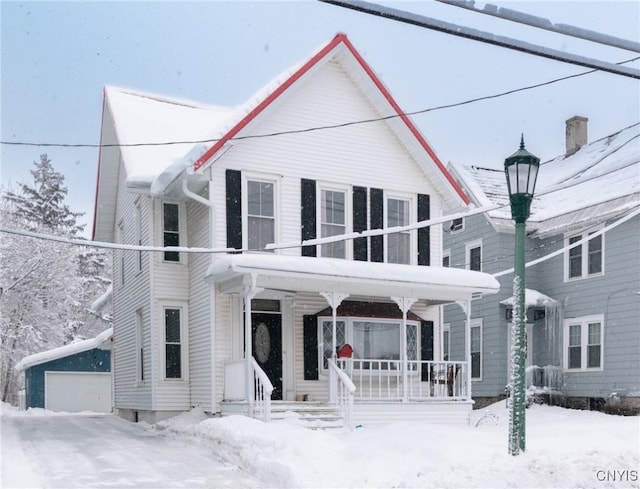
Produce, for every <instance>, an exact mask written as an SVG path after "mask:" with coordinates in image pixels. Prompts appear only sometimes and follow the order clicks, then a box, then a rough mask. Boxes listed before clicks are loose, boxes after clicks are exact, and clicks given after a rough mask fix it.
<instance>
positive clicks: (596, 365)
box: [563, 315, 604, 370]
mask: <svg viewBox="0 0 640 489" xmlns="http://www.w3.org/2000/svg"><path fill="white" fill-rule="evenodd" d="M563 325H564V344H565V348H564V368H565V369H566V370H602V367H603V364H602V339H603V337H604V316H601V315H600V316H587V317H582V318H573V319H565V320H564V322H563Z"/></svg>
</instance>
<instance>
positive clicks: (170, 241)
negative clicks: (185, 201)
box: [162, 202, 180, 261]
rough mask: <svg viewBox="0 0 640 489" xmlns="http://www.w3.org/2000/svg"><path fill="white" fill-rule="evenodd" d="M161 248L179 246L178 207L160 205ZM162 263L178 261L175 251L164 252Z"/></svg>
mask: <svg viewBox="0 0 640 489" xmlns="http://www.w3.org/2000/svg"><path fill="white" fill-rule="evenodd" d="M162 229H163V246H165V247H166V246H180V206H179V205H178V204H169V203H166V202H165V203H164V204H162ZM164 261H180V253H179V252H177V251H165V252H164Z"/></svg>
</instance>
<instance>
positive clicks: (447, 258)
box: [442, 250, 451, 268]
mask: <svg viewBox="0 0 640 489" xmlns="http://www.w3.org/2000/svg"><path fill="white" fill-rule="evenodd" d="M442 266H443V267H447V268H449V267H450V266H451V250H444V252H443V253H442Z"/></svg>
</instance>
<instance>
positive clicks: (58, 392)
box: [44, 372, 111, 413]
mask: <svg viewBox="0 0 640 489" xmlns="http://www.w3.org/2000/svg"><path fill="white" fill-rule="evenodd" d="M44 385H45V393H44V406H45V408H46V409H49V410H51V411H66V412H69V413H75V412H78V411H95V412H98V413H108V412H111V374H110V373H109V372H45V380H44Z"/></svg>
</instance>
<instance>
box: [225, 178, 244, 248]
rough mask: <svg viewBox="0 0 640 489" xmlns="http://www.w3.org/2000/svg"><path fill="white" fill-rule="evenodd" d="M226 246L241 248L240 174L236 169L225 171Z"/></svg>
mask: <svg viewBox="0 0 640 489" xmlns="http://www.w3.org/2000/svg"><path fill="white" fill-rule="evenodd" d="M225 176H226V185H227V195H226V205H227V248H237V249H241V248H242V176H241V173H240V172H239V171H238V170H227V171H226V175H225Z"/></svg>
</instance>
